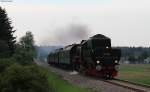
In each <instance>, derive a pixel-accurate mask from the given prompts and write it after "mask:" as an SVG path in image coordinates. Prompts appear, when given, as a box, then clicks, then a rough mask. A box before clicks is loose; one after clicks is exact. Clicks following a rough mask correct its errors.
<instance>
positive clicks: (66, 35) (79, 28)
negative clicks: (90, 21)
mask: <svg viewBox="0 0 150 92" xmlns="http://www.w3.org/2000/svg"><path fill="white" fill-rule="evenodd" d="M54 35H55V40H56V42H59V43H61V44H62V45H67V44H73V43H79V42H80V41H81V40H84V39H87V38H88V36H89V30H88V28H87V26H85V25H80V24H71V25H69V26H67V27H64V28H60V29H57V30H56V32H55V34H54Z"/></svg>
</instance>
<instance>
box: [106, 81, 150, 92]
mask: <svg viewBox="0 0 150 92" xmlns="http://www.w3.org/2000/svg"><path fill="white" fill-rule="evenodd" d="M103 81H105V82H107V83H110V84H113V85H117V86H120V87H124V88H127V89H130V90H133V91H136V92H150V86H148V85H142V84H136V83H133V82H129V81H126V80H120V79H114V80H103Z"/></svg>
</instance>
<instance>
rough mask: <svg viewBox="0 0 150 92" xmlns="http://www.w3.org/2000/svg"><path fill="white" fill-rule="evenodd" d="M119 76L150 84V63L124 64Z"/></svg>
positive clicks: (120, 68)
mask: <svg viewBox="0 0 150 92" xmlns="http://www.w3.org/2000/svg"><path fill="white" fill-rule="evenodd" d="M117 78H119V79H124V80H128V81H131V82H135V83H139V84H146V85H150V64H123V65H120V67H119V73H118V76H117Z"/></svg>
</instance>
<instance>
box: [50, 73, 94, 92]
mask: <svg viewBox="0 0 150 92" xmlns="http://www.w3.org/2000/svg"><path fill="white" fill-rule="evenodd" d="M48 76H49V77H48V81H49V84H50V87H51V89H52V92H93V91H92V90H91V89H84V88H80V87H78V86H76V85H73V84H70V83H69V82H67V81H65V80H63V79H61V77H59V76H58V75H56V74H54V73H52V72H49V74H48Z"/></svg>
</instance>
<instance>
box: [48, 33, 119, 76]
mask: <svg viewBox="0 0 150 92" xmlns="http://www.w3.org/2000/svg"><path fill="white" fill-rule="evenodd" d="M120 57H121V50H120V49H113V48H112V47H111V40H110V38H108V37H106V36H104V35H101V34H97V35H95V36H93V37H90V38H89V39H88V40H82V41H81V43H80V44H72V45H68V46H66V47H64V48H60V49H57V50H56V51H55V52H52V53H50V54H49V56H48V63H49V64H50V65H55V66H58V67H65V68H68V69H72V70H76V71H79V72H81V73H84V74H87V75H92V76H97V77H103V78H113V77H115V76H116V75H117V66H118V65H119V60H120Z"/></svg>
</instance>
